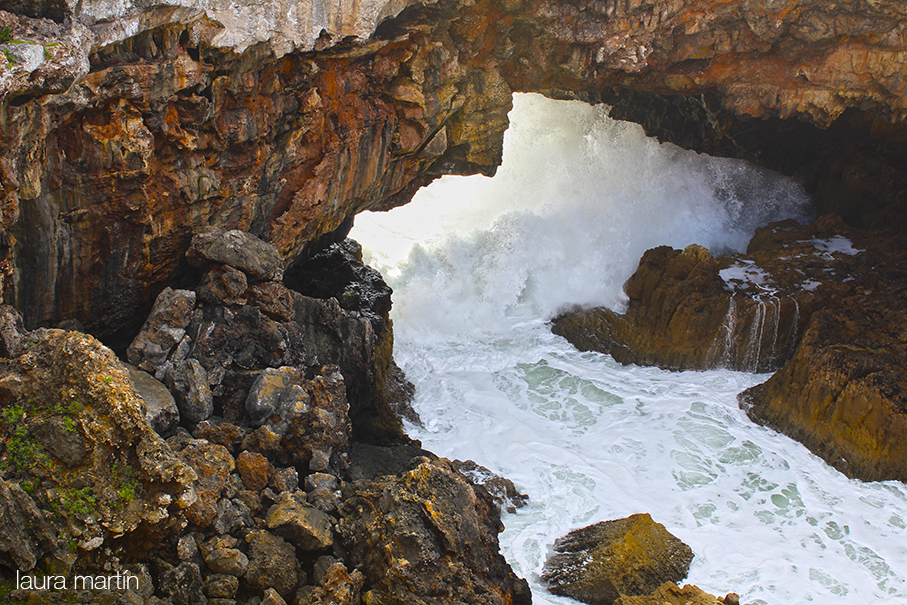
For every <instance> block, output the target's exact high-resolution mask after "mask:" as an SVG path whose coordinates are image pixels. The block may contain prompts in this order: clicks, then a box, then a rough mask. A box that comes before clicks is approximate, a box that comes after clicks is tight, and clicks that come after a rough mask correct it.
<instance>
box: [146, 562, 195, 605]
mask: <svg viewBox="0 0 907 605" xmlns="http://www.w3.org/2000/svg"><path fill="white" fill-rule="evenodd" d="M159 564H160V565H161V567H162V569H161V571H159V572H158V574H157V580H158V590H159V591H160V592H161V593H162V594H165V595H167V597H168V599H169V600H170V602H171V603H173V605H203V604H204V603H205V601H206V600H205V595H204V591H203V589H202V587H203V586H204V584H203V581H202V574H201V571H200V570H199V568H198V565H197V564H195V563H191V562H188V561H185V562H183V563H180V564H179V565H178V566H176V567H173V566H172V565H169V564H167V563H165V562H163V561H159Z"/></svg>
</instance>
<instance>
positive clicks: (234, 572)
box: [205, 548, 249, 577]
mask: <svg viewBox="0 0 907 605" xmlns="http://www.w3.org/2000/svg"><path fill="white" fill-rule="evenodd" d="M205 565H207V566H208V568H209V569H211V571H213V572H214V573H217V574H223V575H227V576H236V577H240V576H242V575H243V574H244V573H246V570H247V569H248V568H249V558H248V557H246V555H244V554H243V553H242V551H241V550H239V549H236V548H215V549H214V550H212V551H211V552H209V553H208V554H207V556H205Z"/></svg>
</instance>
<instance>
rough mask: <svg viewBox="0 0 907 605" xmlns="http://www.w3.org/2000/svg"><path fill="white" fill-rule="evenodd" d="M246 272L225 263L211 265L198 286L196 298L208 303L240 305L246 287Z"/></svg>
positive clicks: (244, 301) (244, 300)
mask: <svg viewBox="0 0 907 605" xmlns="http://www.w3.org/2000/svg"><path fill="white" fill-rule="evenodd" d="M248 285H249V284H248V280H247V279H246V274H245V273H243V272H242V271H239V270H238V269H234V268H233V267H231V266H229V265H227V266H224V267H212V268H211V270H210V271H208V272H207V273H205V277H204V278H203V279H202V283H201V284H199V286H198V289H197V291H198V298H199V299H200V300H202V301H204V302H206V303H208V304H209V305H224V306H232V305H239V306H242V305H244V304H246V299H245V298H243V295H244V294H245V293H246V288H248Z"/></svg>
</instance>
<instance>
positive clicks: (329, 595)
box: [296, 559, 378, 605]
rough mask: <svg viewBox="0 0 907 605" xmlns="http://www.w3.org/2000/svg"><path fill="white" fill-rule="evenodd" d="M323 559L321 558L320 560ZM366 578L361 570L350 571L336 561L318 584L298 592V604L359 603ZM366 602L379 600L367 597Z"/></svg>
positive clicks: (352, 604)
mask: <svg viewBox="0 0 907 605" xmlns="http://www.w3.org/2000/svg"><path fill="white" fill-rule="evenodd" d="M320 560H321V559H319V561H320ZM364 582H365V578H364V577H363V575H362V573H361V572H360V571H359V570H353V571H352V572H350V571H349V570H348V569H347V568H346V566H344V565H343V563H341V562H339V561H336V562H333V563H332V564H331V566H330V567H329V568H328V569H327V570H325V571H324V575H323V577H321V578H320V579H319V580H318V586H316V587H308V586H306V587H305V589H304V592H303V590H301V591H300V593H298V594H297V597H296V603H297V604H298V605H357V603H359V602H360V601H359V598H360V592H361V591H362V585H363V583H364ZM365 602H366V603H376V602H378V601H374V600H370V599H369V598H368V597H366V599H365Z"/></svg>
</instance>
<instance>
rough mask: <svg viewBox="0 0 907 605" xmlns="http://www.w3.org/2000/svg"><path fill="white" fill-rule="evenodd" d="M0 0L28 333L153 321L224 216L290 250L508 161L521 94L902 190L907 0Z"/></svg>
mask: <svg viewBox="0 0 907 605" xmlns="http://www.w3.org/2000/svg"><path fill="white" fill-rule="evenodd" d="M407 4H411V6H408V7H405V5H407ZM3 6H4V8H6V9H8V11H9V12H6V13H2V14H0V17H2V19H0V32H2V34H3V39H4V42H5V43H4V44H3V45H2V49H3V50H4V52H5V53H6V55H7V58H8V61H7V64H6V65H4V66H3V72H2V75H0V92H2V94H3V97H2V99H3V100H2V104H0V141H2V151H0V179H2V184H3V187H2V193H0V196H2V198H0V228H2V230H3V241H2V262H3V272H4V279H3V299H4V300H5V301H7V302H9V303H12V304H14V305H15V306H16V307H17V308H19V309H21V310H22V311H23V313H24V315H25V321H26V324H27V325H28V326H29V327H34V326H40V325H53V324H55V323H56V322H58V321H59V320H61V319H66V318H76V319H78V320H79V321H81V322H82V323H83V324H84V325H85V326H86V327H88V328H89V329H91V330H92V331H93V332H94V333H98V334H101V335H103V334H110V333H113V332H115V331H117V330H118V329H120V328H122V327H123V326H124V325H128V324H129V323H130V322H135V321H136V320H137V319H138V318H139V317H140V316H141V314H142V312H144V311H146V310H147V308H148V305H149V304H150V302H151V300H152V299H153V298H154V296H155V295H156V294H157V292H158V291H160V289H162V288H163V287H164V285H165V284H170V283H178V282H179V280H180V279H181V278H182V279H183V280H186V279H187V278H186V277H185V273H186V271H187V267H185V266H181V264H180V263H181V261H180V259H181V255H182V253H183V252H184V251H185V249H186V248H187V246H188V243H189V239H190V238H191V236H192V234H194V233H196V232H199V231H201V230H202V229H204V228H205V227H208V226H216V227H221V228H238V229H241V230H246V231H250V232H253V233H255V234H257V235H261V236H263V237H264V238H265V239H266V240H268V241H269V242H271V243H272V244H274V245H275V246H277V248H278V249H279V250H280V252H281V253H282V254H284V255H285V256H286V257H287V258H288V259H290V260H291V261H292V260H295V259H299V258H302V257H304V256H307V255H309V254H310V253H311V252H312V251H314V250H317V249H318V248H319V247H320V246H321V245H322V244H323V242H325V241H326V239H331V238H334V239H337V238H338V237H339V235H338V232H340V233H342V232H343V231H344V229H345V228H346V227H347V226H348V225H349V221H350V219H351V218H352V217H353V216H354V215H355V214H356V213H357V212H359V211H361V210H364V209H382V208H388V207H391V206H393V205H396V204H400V203H404V202H406V201H407V200H408V199H409V196H410V195H411V193H412V192H413V191H414V190H415V188H416V187H418V186H420V185H422V184H424V183H426V182H428V181H429V180H431V179H432V178H434V177H435V176H437V175H439V174H443V173H451V172H457V173H473V172H482V173H486V174H490V173H492V172H493V171H494V169H495V166H496V164H497V163H498V161H499V159H500V153H501V136H502V133H503V131H504V130H505V128H506V125H507V120H506V112H507V110H508V109H509V106H510V93H511V91H514V90H517V91H542V92H546V93H547V94H551V95H557V96H573V97H578V98H582V99H586V100H589V101H607V102H609V103H613V104H614V106H615V109H614V113H615V115H618V116H620V117H626V118H630V119H635V120H637V121H641V122H643V123H644V125H645V126H646V127H647V128H648V129H649V131H650V132H651V133H653V134H657V135H658V136H661V137H663V138H666V139H668V140H672V141H675V142H677V143H679V144H681V145H685V146H689V147H694V148H697V149H702V150H707V151H710V152H713V153H722V154H729V155H739V156H745V157H750V158H752V159H756V160H757V161H761V162H763V163H765V164H769V165H772V166H774V167H777V168H780V169H783V170H785V171H787V172H789V173H793V174H798V175H800V176H801V177H803V178H804V179H806V180H808V181H809V184H810V185H811V187H812V189H813V190H816V191H826V192H828V195H827V196H820V199H822V200H825V204H826V205H827V206H828V207H831V208H839V209H843V210H844V211H846V212H845V214H849V215H852V218H853V220H855V221H858V220H859V219H860V217H861V216H862V215H863V212H862V210H863V209H864V208H865V207H867V206H874V205H877V204H882V203H885V202H889V201H891V199H892V198H893V197H898V196H899V195H901V192H902V191H903V190H904V182H905V179H904V176H903V172H902V170H901V165H902V164H903V163H902V162H898V158H900V157H902V156H903V153H904V144H903V142H902V141H903V134H904V126H903V118H904V117H905V109H907V107H905V104H907V100H905V99H907V96H905V95H904V94H903V92H904V87H905V79H904V73H903V69H902V68H901V65H902V64H903V59H904V53H905V31H904V28H905V22H907V21H905V19H904V17H905V11H907V9H905V8H904V7H903V5H902V4H900V3H898V2H894V1H880V2H874V3H871V4H870V3H865V2H857V1H853V2H838V3H834V4H833V5H829V4H828V3H825V2H818V1H801V2H766V1H763V0H746V1H741V2H733V3H728V2H710V1H707V0H687V1H682V0H663V1H659V2H655V1H642V0H639V1H637V0H632V1H626V0H605V1H591V0H589V1H585V0H579V1H572V2H566V1H554V0H509V1H506V2H492V1H490V0H486V1H481V2H472V1H470V2H466V1H456V0H443V1H441V2H436V3H412V2H405V1H402V0H401V1H399V2H360V3H354V4H353V5H352V6H354V7H356V8H355V9H350V8H348V7H349V6H350V5H348V4H347V3H339V2H338V3H333V2H300V3H294V4H292V6H288V7H286V10H283V9H282V5H281V4H280V3H279V2H275V3H267V4H260V3H256V4H253V3H248V4H244V3H230V4H227V3H215V2H191V1H189V0H184V1H183V2H176V0H171V2H162V3H159V4H154V5H153V6H149V5H147V4H144V3H143V4H131V3H128V2H121V3H107V2H104V3H102V2H83V3H79V4H75V3H65V2H30V1H27V0H22V1H21V2H6V3H4V5H3ZM394 15H396V17H395V18H394V19H390V20H385V21H381V19H382V18H384V17H388V16H394ZM42 17H43V18H42ZM315 32H317V36H316V35H315ZM189 281H191V279H189ZM133 329H135V327H134V328H133Z"/></svg>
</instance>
